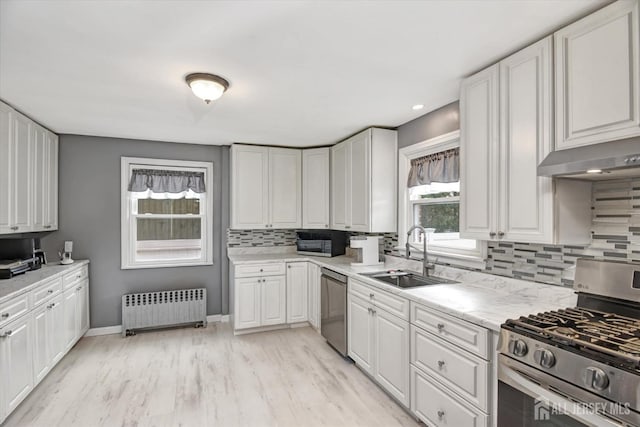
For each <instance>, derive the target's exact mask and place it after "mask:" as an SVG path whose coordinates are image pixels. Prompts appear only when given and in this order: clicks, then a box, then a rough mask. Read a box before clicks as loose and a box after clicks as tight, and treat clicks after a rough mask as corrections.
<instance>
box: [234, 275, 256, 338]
mask: <svg viewBox="0 0 640 427" xmlns="http://www.w3.org/2000/svg"><path fill="white" fill-rule="evenodd" d="M234 287H235V290H234V292H235V309H234V315H233V327H234V328H235V329H247V328H257V327H258V326H260V325H261V324H262V319H261V318H260V312H261V310H260V307H261V306H262V300H261V295H260V290H261V289H262V278H256V277H251V278H243V279H236V280H235V286H234Z"/></svg>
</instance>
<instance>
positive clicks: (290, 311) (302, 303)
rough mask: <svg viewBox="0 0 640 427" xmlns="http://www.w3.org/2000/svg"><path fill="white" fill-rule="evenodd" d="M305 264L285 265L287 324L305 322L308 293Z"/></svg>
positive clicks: (293, 263) (292, 263)
mask: <svg viewBox="0 0 640 427" xmlns="http://www.w3.org/2000/svg"><path fill="white" fill-rule="evenodd" d="M308 282H309V279H308V267H307V263H306V262H291V263H287V323H298V322H306V321H307V320H308V319H309V316H308V309H307V308H308V305H309V301H308V298H309V297H308V292H309V284H308Z"/></svg>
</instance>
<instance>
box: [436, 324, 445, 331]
mask: <svg viewBox="0 0 640 427" xmlns="http://www.w3.org/2000/svg"><path fill="white" fill-rule="evenodd" d="M437 327H438V330H439V331H442V330H443V329H444V323H438V325H437Z"/></svg>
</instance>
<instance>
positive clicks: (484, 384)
mask: <svg viewBox="0 0 640 427" xmlns="http://www.w3.org/2000/svg"><path fill="white" fill-rule="evenodd" d="M490 348H491V334H489V331H488V330H487V329H485V328H483V327H480V326H477V325H474V324H472V323H470V322H467V321H465V320H462V319H457V318H452V316H449V315H447V314H445V313H441V314H440V315H438V311H437V310H434V309H431V308H428V307H424V306H422V305H420V304H416V303H413V302H412V303H411V356H410V360H411V412H413V414H414V415H415V416H417V417H418V418H419V419H420V420H421V421H423V422H424V423H426V424H427V425H432V426H439V427H440V426H456V427H458V426H459V427H467V426H468V427H480V426H486V425H489V424H490V420H491V419H492V418H491V412H493V408H494V405H493V398H494V395H493V393H492V390H493V385H492V384H493V381H492V377H491V375H492V372H493V369H492V367H493V365H492V363H493V362H492V361H491V360H490V359H489V358H490V357H491V352H490V351H489V349H490Z"/></svg>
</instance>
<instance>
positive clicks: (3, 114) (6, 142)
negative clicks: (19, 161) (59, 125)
mask: <svg viewBox="0 0 640 427" xmlns="http://www.w3.org/2000/svg"><path fill="white" fill-rule="evenodd" d="M11 115H12V110H11V108H9V107H8V106H6V105H5V104H3V103H2V102H0V233H3V234H4V233H11V232H12V230H11V228H10V227H11V210H12V209H13V194H12V182H13V180H12V178H11V177H12V175H13V166H14V165H13V162H12V161H11V159H12V153H11V146H12V143H11V141H12V137H11V135H12V118H11ZM0 419H1V418H0Z"/></svg>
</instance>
